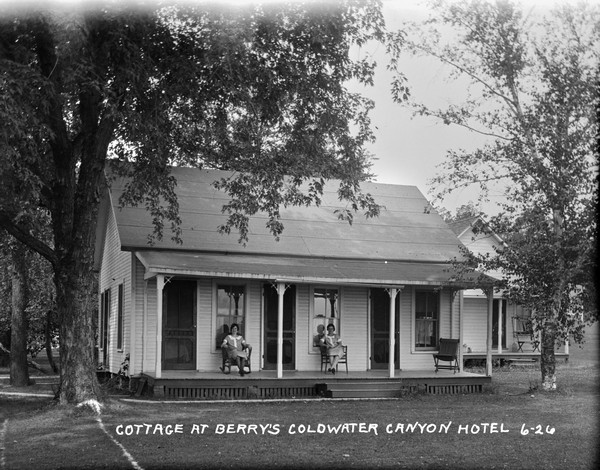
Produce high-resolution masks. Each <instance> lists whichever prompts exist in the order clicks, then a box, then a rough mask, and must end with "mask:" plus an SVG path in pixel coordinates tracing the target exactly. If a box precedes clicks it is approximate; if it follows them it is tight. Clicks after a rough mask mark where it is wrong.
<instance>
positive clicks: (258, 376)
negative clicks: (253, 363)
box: [138, 368, 492, 400]
mask: <svg viewBox="0 0 600 470" xmlns="http://www.w3.org/2000/svg"><path fill="white" fill-rule="evenodd" d="M233 370H235V371H236V372H234V371H233ZM233 370H232V373H231V374H223V373H221V372H198V371H163V372H162V376H161V377H160V378H156V377H153V376H152V375H151V374H142V376H141V377H140V382H139V383H140V385H139V387H138V390H139V392H140V393H141V391H142V389H143V388H144V387H145V385H147V386H148V389H149V390H150V394H153V396H154V397H159V398H168V399H200V400H202V399H205V400H206V399H250V398H254V399H273V398H310V397H326V398H397V397H401V396H404V395H406V394H408V393H432V394H457V393H480V392H482V391H483V386H484V385H485V384H489V383H491V381H492V379H491V377H488V376H485V375H481V374H475V373H471V372H456V373H453V372H452V371H449V370H440V371H439V372H437V373H436V372H434V371H433V368H432V369H429V370H411V371H396V376H395V377H393V378H390V377H389V372H388V370H370V371H351V372H349V373H346V372H345V371H343V370H341V369H340V371H339V373H337V374H336V375H332V374H330V373H322V372H319V371H285V372H284V376H283V378H277V371H275V370H272V371H270V370H260V371H256V372H252V374H250V375H248V374H247V375H245V376H244V377H241V376H240V375H238V373H237V370H236V369H233Z"/></svg>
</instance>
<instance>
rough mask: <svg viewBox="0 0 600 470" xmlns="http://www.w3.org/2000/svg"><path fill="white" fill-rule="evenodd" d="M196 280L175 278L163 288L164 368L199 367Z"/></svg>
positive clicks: (182, 368) (187, 368)
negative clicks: (197, 355)
mask: <svg viewBox="0 0 600 470" xmlns="http://www.w3.org/2000/svg"><path fill="white" fill-rule="evenodd" d="M195 318H196V281H190V280H177V279H176V280H173V279H172V280H171V281H169V282H167V283H166V284H165V287H164V289H163V351H162V368H163V369H164V370H190V369H195V368H196V321H195Z"/></svg>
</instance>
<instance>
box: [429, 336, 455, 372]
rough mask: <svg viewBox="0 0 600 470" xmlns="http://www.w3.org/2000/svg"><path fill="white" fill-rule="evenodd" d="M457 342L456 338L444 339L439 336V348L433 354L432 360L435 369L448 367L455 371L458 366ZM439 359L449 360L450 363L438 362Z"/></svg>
mask: <svg viewBox="0 0 600 470" xmlns="http://www.w3.org/2000/svg"><path fill="white" fill-rule="evenodd" d="M458 343H459V340H457V339H447V338H446V339H444V338H440V348H439V351H438V352H437V353H435V354H434V355H433V362H434V364H435V371H436V372H437V371H438V369H449V370H454V373H455V374H456V371H457V370H459V367H458ZM440 361H443V362H449V363H450V364H440Z"/></svg>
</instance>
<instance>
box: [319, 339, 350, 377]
mask: <svg viewBox="0 0 600 470" xmlns="http://www.w3.org/2000/svg"><path fill="white" fill-rule="evenodd" d="M342 348H343V349H344V355H343V356H342V357H340V359H339V360H338V363H337V365H336V366H335V371H336V372H338V371H339V370H338V369H339V366H340V364H345V365H346V374H347V373H348V346H344V345H342ZM329 364H331V363H330V362H329V356H328V355H327V349H326V348H321V372H323V366H325V371H327V369H329V367H327V366H328V365H329Z"/></svg>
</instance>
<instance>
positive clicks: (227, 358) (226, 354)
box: [220, 344, 252, 374]
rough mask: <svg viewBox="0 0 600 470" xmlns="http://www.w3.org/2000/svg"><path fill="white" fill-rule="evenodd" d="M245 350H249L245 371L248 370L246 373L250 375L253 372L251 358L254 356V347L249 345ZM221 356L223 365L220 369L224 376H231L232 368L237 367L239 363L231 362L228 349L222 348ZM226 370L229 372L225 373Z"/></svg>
mask: <svg viewBox="0 0 600 470" xmlns="http://www.w3.org/2000/svg"><path fill="white" fill-rule="evenodd" d="M244 349H247V350H248V359H247V360H246V365H245V367H244V369H246V368H247V369H248V371H247V372H246V373H247V374H250V373H251V372H252V368H251V367H250V357H251V356H252V346H250V345H249V344H246V347H245V348H244ZM221 355H222V358H223V364H222V366H221V367H220V369H221V371H222V372H223V373H224V374H229V373H231V366H236V367H237V362H236V361H232V360H231V356H230V355H229V352H228V351H227V348H221ZM225 370H227V372H225Z"/></svg>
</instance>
